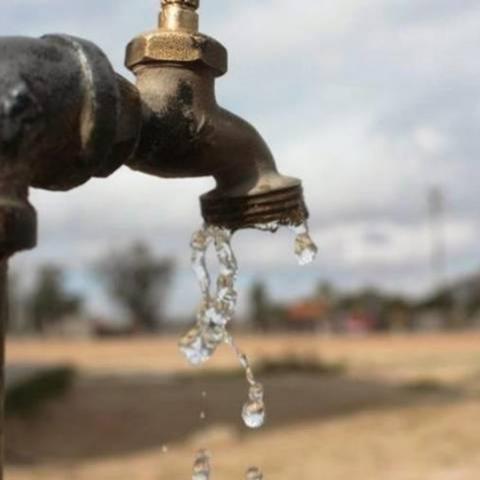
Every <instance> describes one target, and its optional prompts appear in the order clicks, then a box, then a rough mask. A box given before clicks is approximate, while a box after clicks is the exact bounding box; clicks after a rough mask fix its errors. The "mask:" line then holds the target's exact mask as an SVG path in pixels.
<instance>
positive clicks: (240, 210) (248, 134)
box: [126, 0, 307, 230]
mask: <svg viewBox="0 0 480 480" xmlns="http://www.w3.org/2000/svg"><path fill="white" fill-rule="evenodd" d="M198 7H199V0H183V1H182V0H163V8H162V11H161V13H160V17H159V25H158V28H157V29H156V30H154V31H152V32H148V33H145V34H143V35H141V36H139V37H137V38H135V39H134V40H133V41H132V42H131V43H130V44H129V45H128V48H127V58H126V65H127V67H128V68H129V69H130V70H132V71H133V72H134V74H135V75H136V77H137V88H138V90H139V92H140V96H141V98H142V102H143V110H144V119H143V128H142V133H141V138H140V143H139V146H138V149H137V151H136V154H135V155H134V156H133V157H131V158H130V160H128V161H127V164H128V165H129V166H130V167H132V168H134V169H137V170H141V171H143V172H146V173H150V174H153V175H158V176H161V177H199V176H213V177H214V178H215V180H216V182H217V188H216V189H215V190H213V191H212V192H209V193H207V194H206V195H203V196H202V197H201V207H202V214H203V217H204V219H205V221H206V223H209V224H214V225H220V226H225V227H228V228H231V229H234V230H235V229H239V228H247V227H255V226H256V225H259V224H265V223H272V222H277V223H278V224H283V225H286V224H292V223H293V224H299V223H302V222H303V221H304V220H305V219H306V216H307V210H306V208H305V204H304V202H303V195H302V189H301V183H300V181H299V180H297V179H294V178H289V177H284V176H282V175H280V174H279V173H278V171H277V169H276V166H275V161H274V158H273V156H272V154H271V152H270V150H269V148H268V146H267V145H266V143H265V141H264V140H263V139H262V137H261V136H260V135H259V134H258V132H257V131H256V130H255V128H253V127H252V126H251V125H250V124H249V123H247V122H246V121H244V120H242V119H241V118H239V117H237V116H236V115H234V114H232V113H230V112H228V111H227V110H225V109H223V108H221V107H220V106H219V105H218V104H217V102H216V99H215V79H216V78H217V77H220V76H222V75H224V74H225V73H226V72H227V51H226V49H225V47H224V46H223V45H221V44H220V43H219V42H217V41H216V40H214V39H213V38H211V37H208V36H207V35H204V34H201V33H199V30H198V26H199V18H198V13H197V9H198Z"/></svg>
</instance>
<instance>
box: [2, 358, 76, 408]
mask: <svg viewBox="0 0 480 480" xmlns="http://www.w3.org/2000/svg"><path fill="white" fill-rule="evenodd" d="M74 379H75V371H74V370H73V369H72V368H69V367H61V368H56V369H50V370H46V371H44V372H40V373H37V374H35V375H33V376H32V377H31V378H29V379H27V380H25V381H22V382H19V383H18V384H16V385H14V386H12V387H11V388H9V389H8V390H7V393H6V400H5V401H6V405H5V412H6V415H7V416H28V415H32V414H34V413H36V412H37V411H38V409H39V408H40V407H41V406H43V405H44V404H45V402H47V401H49V400H52V399H54V398H57V397H60V396H62V395H64V394H65V393H66V392H67V391H68V390H69V389H70V387H71V386H72V384H73V382H74Z"/></svg>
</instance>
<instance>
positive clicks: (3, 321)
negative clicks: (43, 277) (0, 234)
mask: <svg viewBox="0 0 480 480" xmlns="http://www.w3.org/2000/svg"><path fill="white" fill-rule="evenodd" d="M7 269H8V262H7V257H5V256H4V257H3V258H1V259H0V480H3V465H4V452H5V330H6V326H7V321H8V305H7V303H8V302H7V298H8V284H7Z"/></svg>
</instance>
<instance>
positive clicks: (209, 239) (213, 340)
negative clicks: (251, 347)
mask: <svg viewBox="0 0 480 480" xmlns="http://www.w3.org/2000/svg"><path fill="white" fill-rule="evenodd" d="M257 228H258V229H260V230H265V231H272V232H275V231H277V230H278V228H279V225H278V224H275V223H270V224H265V225H258V226H257ZM290 228H291V230H292V231H293V232H294V233H295V247H294V251H295V255H296V257H297V259H298V262H299V264H300V265H307V264H309V263H311V262H312V261H313V260H314V259H315V256H316V254H317V251H318V249H317V247H316V245H315V243H314V242H313V240H312V239H311V237H310V234H309V231H308V226H307V224H306V223H304V224H302V225H299V226H295V227H294V226H292V227H290ZM231 239H232V232H231V231H229V230H227V229H224V228H219V227H214V226H204V227H203V228H201V229H200V230H198V231H197V232H195V233H194V235H193V237H192V241H191V248H192V268H193V270H194V272H195V275H196V277H197V280H198V284H199V286H200V290H201V293H202V300H201V303H200V306H199V308H198V312H197V321H196V323H195V325H194V326H193V327H192V328H191V329H190V330H189V331H188V332H187V333H186V334H185V335H184V336H183V337H182V338H181V339H180V342H179V347H180V350H181V351H182V352H183V354H184V355H185V357H186V358H187V360H188V361H189V362H190V364H192V365H197V366H198V365H201V364H203V363H205V362H206V361H208V360H209V359H210V358H211V357H212V356H213V354H214V353H215V351H216V350H217V348H218V347H219V346H220V345H221V344H222V343H225V344H227V345H229V346H230V348H231V349H232V350H233V352H234V353H235V355H236V357H237V358H238V361H239V362H240V365H241V366H242V368H243V369H244V371H245V376H246V379H247V384H248V398H247V401H246V402H245V404H244V406H243V409H242V412H241V415H242V419H243V421H244V423H245V425H246V426H247V427H249V428H254V429H255V428H260V427H262V426H263V424H264V423H265V418H266V408H265V401H264V389H263V385H262V384H261V383H260V382H258V381H257V380H256V378H255V375H254V372H253V369H252V366H251V364H250V361H249V359H248V357H247V355H245V353H244V352H243V351H242V350H241V349H240V348H239V346H238V345H237V344H236V343H235V340H234V338H233V336H232V335H231V334H230V332H229V331H228V329H227V327H228V324H229V323H230V321H231V320H232V319H233V317H234V315H235V310H236V306H237V298H238V294H237V289H236V280H237V276H238V263H237V260H236V258H235V254H234V252H233V249H232V246H231ZM211 246H212V247H213V248H214V249H215V252H216V257H217V259H218V264H219V274H218V277H217V281H216V288H215V289H212V280H211V275H210V273H209V270H208V267H207V259H206V256H207V251H208V249H209V248H210V247H211ZM212 290H214V291H212ZM209 478H210V454H209V453H208V452H207V451H206V450H201V451H200V452H199V453H198V455H197V458H196V460H195V463H194V467H193V475H192V479H193V480H209ZM246 479H247V480H262V479H263V474H262V472H261V471H260V470H259V469H258V468H256V467H252V468H250V469H249V470H248V471H247V473H246Z"/></svg>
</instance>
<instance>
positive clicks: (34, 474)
mask: <svg viewBox="0 0 480 480" xmlns="http://www.w3.org/2000/svg"><path fill="white" fill-rule="evenodd" d="M239 342H240V343H241V345H242V347H243V348H244V349H245V350H246V351H248V352H249V354H250V355H251V356H252V357H253V359H254V360H257V361H258V360H260V359H262V358H265V357H282V358H291V357H294V356H300V355H301V356H309V357H312V358H313V357H317V358H320V357H321V358H322V359H323V360H324V361H326V362H342V363H343V364H345V365H346V367H347V370H346V374H344V375H339V376H322V375H318V374H314V373H308V374H307V373H303V374H295V375H292V374H275V375H266V376H264V378H262V379H261V380H262V381H264V383H265V386H266V391H267V395H268V398H267V402H268V424H267V426H266V427H265V428H264V429H262V430H260V431H259V432H251V431H248V430H247V429H246V428H245V427H244V426H243V425H242V424H241V421H240V418H239V413H240V409H241V405H242V403H243V402H244V400H245V396H246V387H245V383H244V381H243V379H242V378H240V377H238V376H235V375H229V374H225V375H219V374H218V371H217V374H216V375H214V374H213V373H212V369H215V370H222V371H228V370H230V369H232V368H233V367H235V366H236V363H235V361H234V359H233V357H232V356H231V354H230V352H229V351H228V350H222V351H221V352H220V355H219V356H218V357H217V358H216V359H215V360H214V362H213V364H212V366H211V367H208V368H207V369H203V370H201V371H200V372H199V373H200V375H190V376H188V377H187V376H185V373H186V372H191V369H190V368H189V367H188V366H186V365H185V363H184V360H183V359H182V357H181V356H180V355H179V354H178V352H177V348H176V339H174V338H167V339H160V340H147V339H137V340H131V341H124V340H122V341H113V342H93V341H69V342H67V341H65V340H45V341H21V342H20V341H15V342H13V341H11V342H9V344H8V347H7V351H8V352H7V357H8V361H9V362H11V363H15V364H35V365H38V364H42V365H48V364H52V365H58V364H69V365H72V366H74V367H76V368H77V369H78V370H79V372H80V376H79V379H78V381H77V382H76V384H75V386H74V388H73V389H72V391H70V392H69V393H68V394H67V395H66V396H65V397H64V398H62V399H59V400H56V401H54V402H51V403H50V404H48V405H47V406H46V407H45V408H44V409H43V410H42V411H41V412H40V414H39V415H37V416H35V417H32V418H27V419H10V420H9V421H8V423H7V460H8V468H7V472H6V479H7V480H33V479H41V480H43V479H45V480H47V479H48V480H64V479H72V480H87V479H88V480H92V479H98V480H127V479H128V480H132V479H135V480H147V479H148V480H160V479H169V480H170V479H188V478H191V473H190V470H191V463H192V459H193V456H194V452H195V450H196V449H198V448H202V447H207V448H209V449H210V450H211V451H212V453H213V464H214V478H217V479H227V478H228V479H232V478H236V479H239V480H240V479H242V478H244V472H245V470H246V469H247V467H248V466H250V465H251V464H256V465H258V466H260V467H261V468H262V469H263V470H264V472H265V477H266V479H267V480H268V479H278V480H284V479H285V480H287V479H289V480H291V479H293V478H295V479H299V480H310V479H311V480H318V479H320V478H322V479H323V478H324V479H326V480H347V479H348V480H352V479H359V480H363V479H365V480H367V479H369V480H370V479H374V480H376V479H378V480H417V479H418V480H430V479H432V480H433V479H435V480H474V479H475V480H478V479H479V478H480V428H479V427H478V418H479V417H480V335H474V334H463V335H451V336H445V335H430V336H419V337H405V336H397V337H374V338H350V339H342V338H331V339H327V338H323V337H313V336H298V337H291V336H290V337H285V336H277V337H268V338H258V337H244V338H240V339H239ZM179 373H180V374H182V376H180V377H179V376H178V374H179ZM203 392H206V393H207V396H206V398H204V396H203ZM202 411H204V412H205V413H206V419H205V420H202V419H201V418H200V413H201V412H202ZM165 447H168V451H166V453H165V450H166V448H165Z"/></svg>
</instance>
